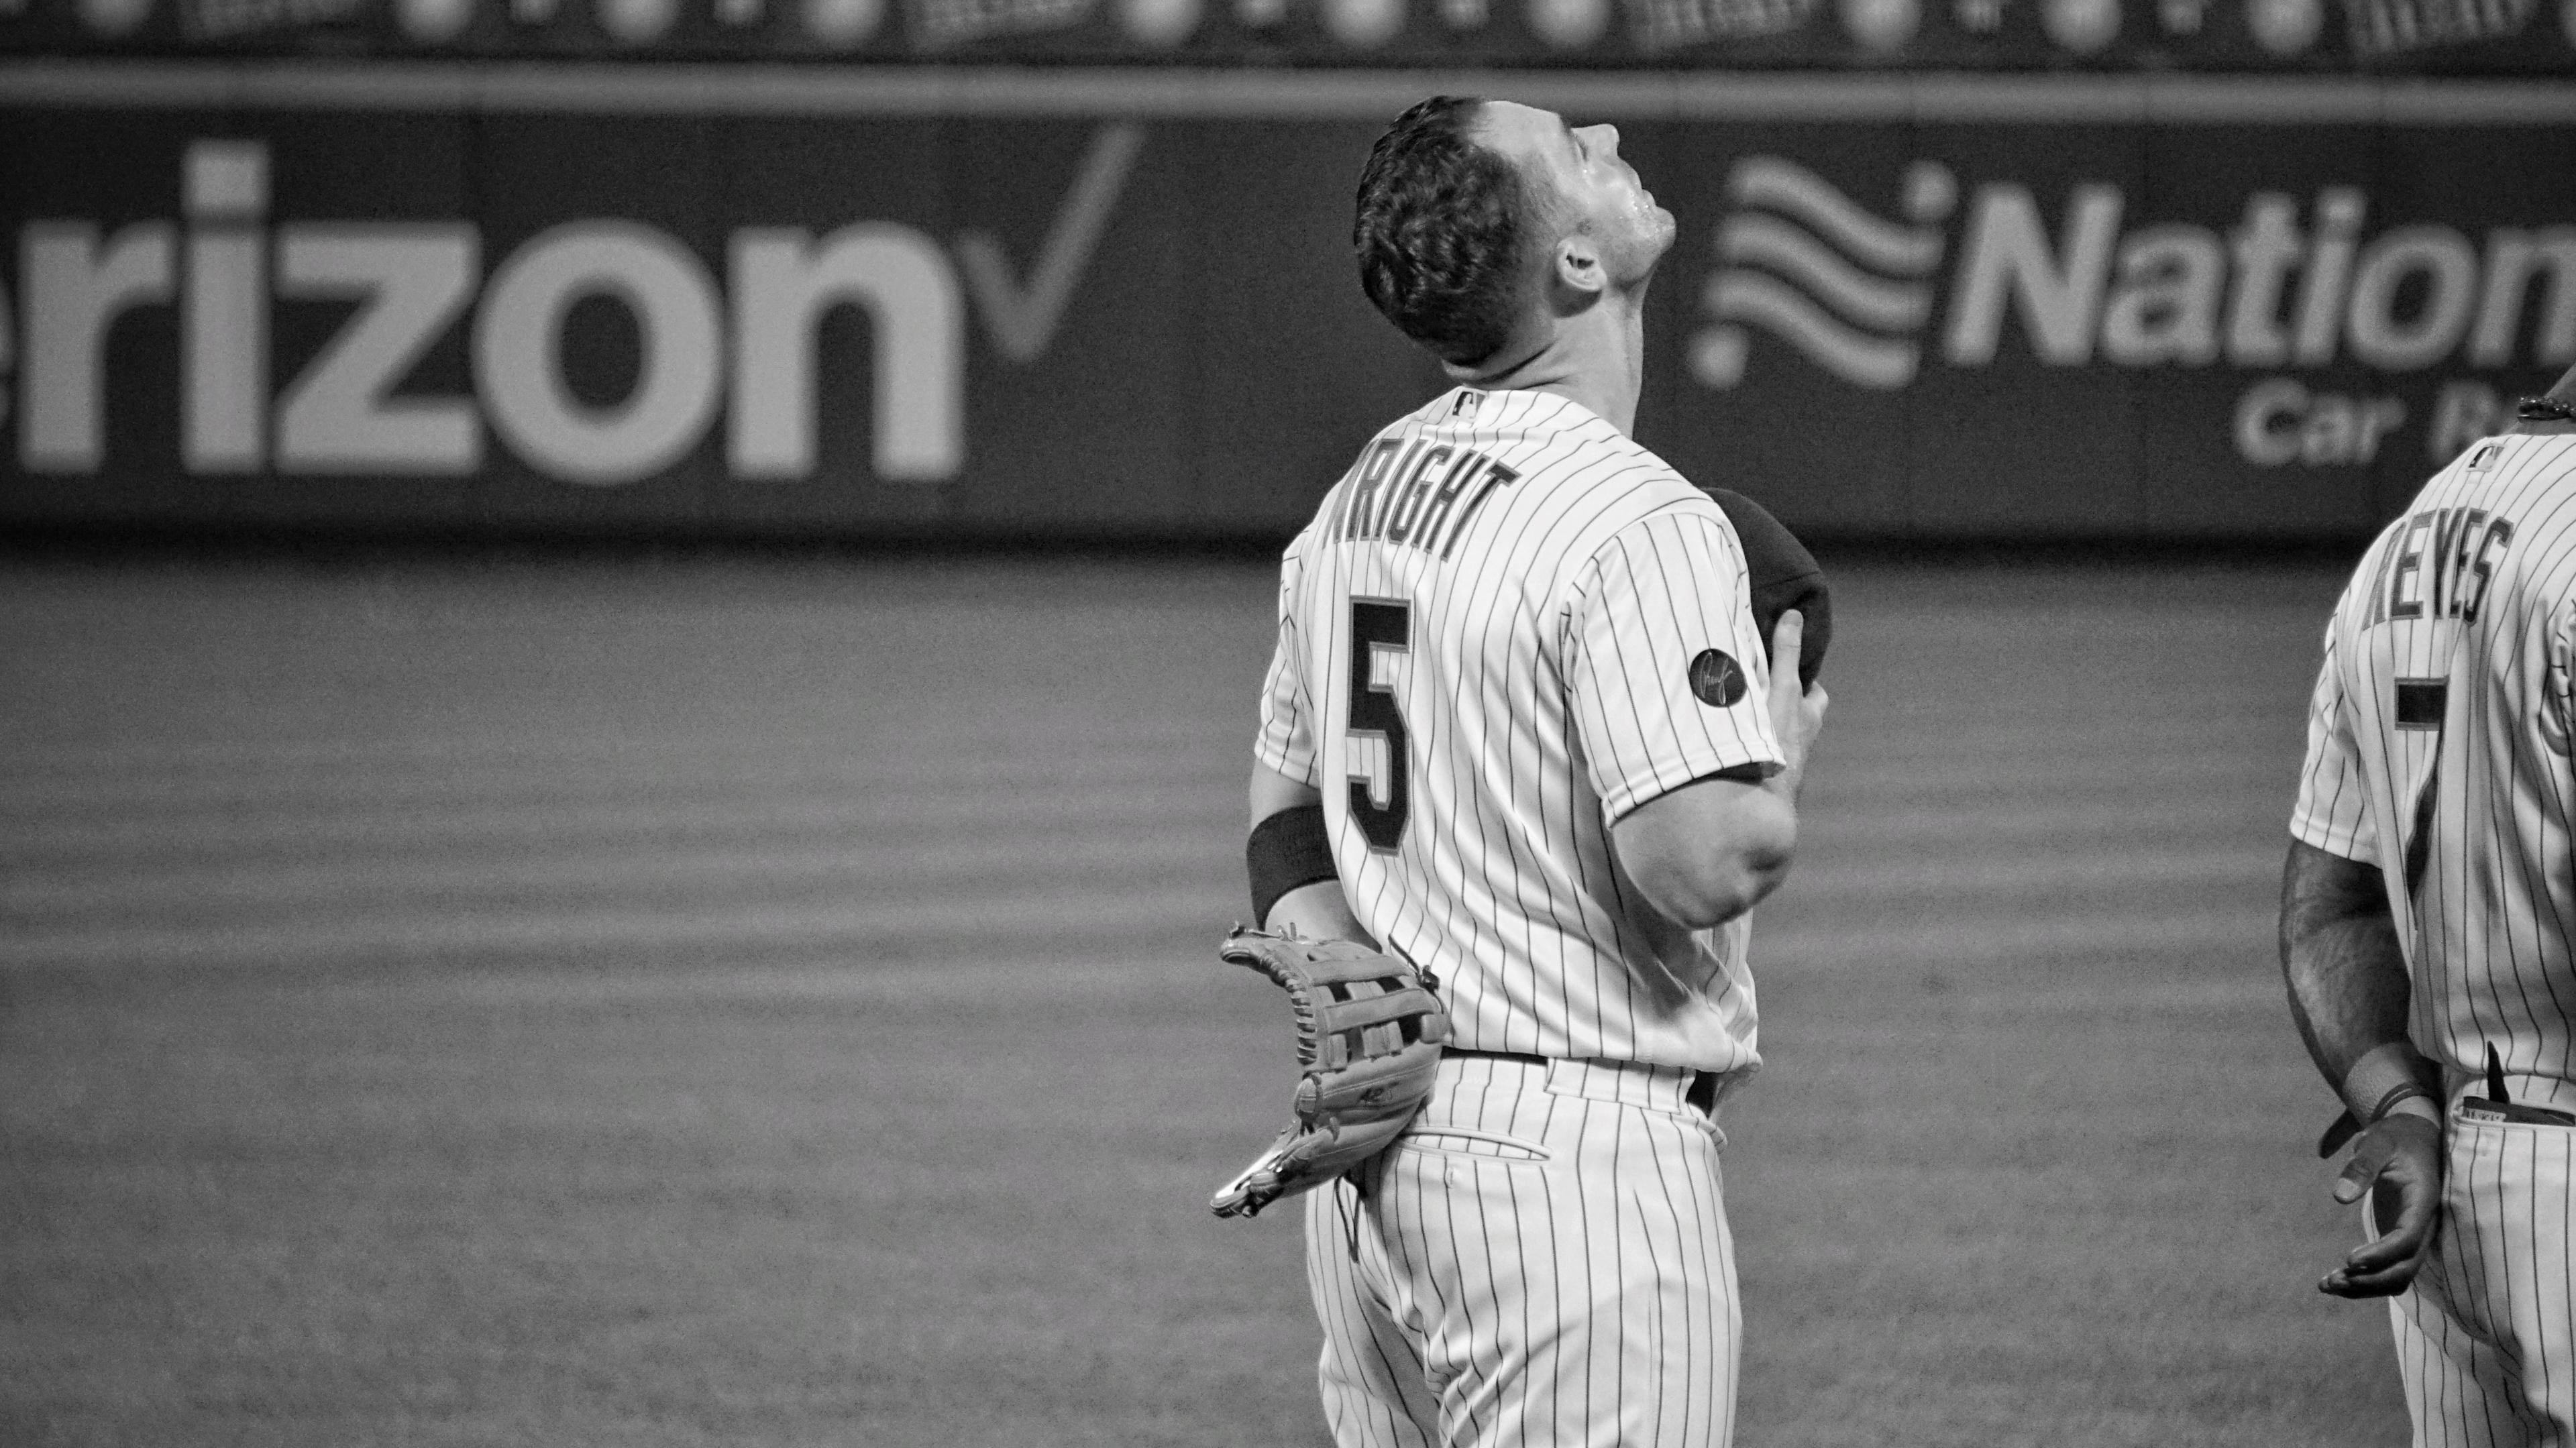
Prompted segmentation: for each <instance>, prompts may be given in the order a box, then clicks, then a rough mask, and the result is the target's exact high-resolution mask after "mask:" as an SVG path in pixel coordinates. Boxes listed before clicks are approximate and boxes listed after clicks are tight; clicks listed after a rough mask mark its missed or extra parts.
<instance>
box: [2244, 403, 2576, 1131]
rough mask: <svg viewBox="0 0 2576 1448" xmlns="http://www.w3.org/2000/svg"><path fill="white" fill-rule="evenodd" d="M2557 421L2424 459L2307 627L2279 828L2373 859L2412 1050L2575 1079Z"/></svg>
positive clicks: (2562, 449)
mask: <svg viewBox="0 0 2576 1448" xmlns="http://www.w3.org/2000/svg"><path fill="white" fill-rule="evenodd" d="M2571 664H2576V435H2514V436H2505V437H2494V438H2488V439H2486V440H2484V441H2482V442H2479V443H2477V444H2476V445H2474V446H2472V447H2471V448H2469V450H2468V451H2466V452H2464V453H2462V454H2461V455H2460V457H2459V458H2458V459H2457V460H2455V461H2454V462H2452V464H2451V465H2450V466H2449V467H2447V468H2444V469H2443V470H2442V471H2441V472H2440V473H2437V474H2435V475H2434V478H2433V480H2432V481H2431V482H2430V483H2428V484H2426V485H2425V487H2424V490H2423V491H2422V492H2421V493H2419V494H2417V495H2416V498H2415V501H2414V503H2413V504H2412V505H2411V506H2410V507H2409V508H2408V509H2407V513H2406V516H2405V517H2403V518H2400V519H2399V520H2397V521H2396V522H2395V523H2392V524H2390V525H2389V527H2388V529H2387V530H2386V531H2385V532H2383V533H2381V534H2380V535H2379V539H2378V541H2376V542H2375V543H2373V544H2372V545H2371V547H2370V551H2369V552H2367V553H2365V554H2363V555H2362V560H2361V565H2360V567H2359V568H2358V569H2357V570H2356V571H2355V572H2354V574H2353V578H2352V582H2351V583H2350V584H2349V585H2348V586H2347V587H2346V588H2345V590H2344V594H2343V599H2342V601H2341V602H2340V603H2339V604H2338V605H2337V606H2336V608H2335V616H2334V621H2333V623H2332V624H2331V625H2329V626H2328V628H2327V630H2326V641H2325V665H2324V667H2323V668H2322V669H2320V670H2319V671H2318V674H2317V687H2316V694H2315V697H2314V700H2313V702H2312V704H2311V706H2310V709H2309V716H2308V753H2307V766H2306V770H2305V773H2304V774H2303V776H2302V778H2301V780H2300V784H2299V802H2298V808H2297V811H2296V813H2295V814H2294V815H2293V816H2292V819H2291V826H2290V828H2291V832H2292V833H2293V834H2295V835H2296V836H2297V837H2298V838H2300V839H2302V840H2305V841H2306V842H2307V843H2309V844H2311V845H2314V846H2316V847H2317V848H2319V849H2321V850H2325V851H2328V852H2330V853H2333V854H2336V855H2341V856H2343V857H2345V858H2347V859H2352V860H2359V861H2361V862H2363V863H2365V864H2375V865H2378V866H2379V867H2380V872H2381V875H2382V877H2383V878H2384V879H2385V880H2386V882H2387V886H2388V898H2389V904H2390V907H2391V909H2392V910H2393V911H2394V913H2395V915H2396V920H2397V929H2398V935H2399V937H2400V939H2402V940H2403V941H2404V942H2405V947H2406V961H2407V969H2408V972H2409V974H2410V976H2411V978H2412V981H2413V985H2414V1005H2413V1010H2414V1019H2413V1021H2412V1024H2411V1032H2412V1034H2413V1036H2414V1039H2415V1044H2416V1047H2417V1049H2419V1050H2421V1051H2423V1052H2424V1053H2425V1054H2426V1055H2429V1056H2431V1057H2433V1058H2434V1059H2435V1060H2438V1061H2441V1062H2443V1063H2444V1064H2446V1065H2447V1066H2449V1067H2451V1068H2453V1069H2454V1070H2455V1071H2458V1072H2476V1071H2479V1070H2481V1069H2482V1068H2483V1066H2484V1062H2485V1058H2486V1046H2487V1044H2488V1043H2490V1042H2492V1043H2493V1044H2494V1045H2495V1047H2496V1050H2497V1052H2498V1053H2499V1054H2500V1055H2501V1056H2502V1058H2503V1061H2504V1065H2505V1068H2506V1069H2507V1070H2508V1071H2510V1072H2513V1073H2516V1074H2526V1075H2533V1076H2542V1077H2554V1078H2557V1079H2559V1080H2562V1081H2563V1080H2569V1079H2576V1056H2571V1050H2576V1040H2571V1033H2570V1025H2571V1021H2576V954H2572V953H2571V951H2576V874H2571V869H2576V858H2571V854H2570V833H2571V825H2576V769H2571V749H2570V737H2571V726H2576V694H2571V679H2576V674H2571Z"/></svg>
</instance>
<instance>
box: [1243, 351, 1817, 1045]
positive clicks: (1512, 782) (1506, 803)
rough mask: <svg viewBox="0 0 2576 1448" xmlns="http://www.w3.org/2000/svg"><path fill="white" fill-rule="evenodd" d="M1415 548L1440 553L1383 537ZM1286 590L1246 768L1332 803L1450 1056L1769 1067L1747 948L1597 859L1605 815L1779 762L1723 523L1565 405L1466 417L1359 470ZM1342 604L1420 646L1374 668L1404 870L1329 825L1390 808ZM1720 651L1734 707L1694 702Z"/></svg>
mask: <svg viewBox="0 0 2576 1448" xmlns="http://www.w3.org/2000/svg"><path fill="white" fill-rule="evenodd" d="M1462 399H1467V400H1469V401H1466V402H1465V403H1464V404H1463V405H1462ZM1474 458H1485V459H1491V460H1493V461H1494V462H1495V463H1497V464H1499V465H1500V466H1501V467H1503V468H1507V469H1509V470H1510V472H1511V473H1512V474H1513V475H1514V476H1512V477H1511V478H1510V480H1509V481H1508V482H1506V483H1504V484H1502V485H1500V486H1497V487H1494V488H1493V489H1491V490H1490V491H1481V490H1480V488H1479V486H1478V485H1477V484H1476V482H1475V480H1474V479H1472V478H1463V477H1461V476H1460V474H1459V469H1460V468H1461V466H1462V464H1465V465H1469V466H1472V465H1473V464H1471V463H1467V461H1466V460H1469V459H1474ZM1453 492H1454V493H1455V495H1456V496H1455V500H1454V501H1453V502H1452V503H1451V504H1449V505H1448V506H1447V507H1446V509H1445V510H1444V508H1443V505H1442V503H1441V501H1440V499H1441V498H1442V496H1443V495H1444V494H1451V493H1453ZM1408 523H1410V524H1411V525H1412V529H1411V530H1408V529H1407V528H1406V526H1405V525H1406V524H1408ZM1424 532H1427V533H1428V534H1429V535H1430V537H1429V538H1428V540H1427V541H1428V543H1429V544H1430V545H1431V546H1425V541H1426V540H1424V539H1423V538H1421V537H1416V536H1408V537H1402V538H1400V537H1399V536H1397V535H1399V534H1409V533H1424ZM1444 554H1445V555H1446V557H1445V559H1444V557H1443V555H1444ZM1281 579H1282V581H1281V589H1280V620H1279V649H1278V652H1277V654H1276V655H1275V656H1274V658H1273V659H1272V662H1271V666H1270V671H1269V676H1268V680H1267V683H1266V686H1265V688H1264V691H1263V710H1262V728H1261V733H1260V736H1259V740H1258V742H1257V744H1256V747H1255V752H1256V755H1257V757H1258V758H1259V759H1260V760H1261V761H1262V762H1263V763H1264V764H1267V765H1269V766H1270V767H1271V768H1273V769H1276V770H1278V771H1279V772H1281V773H1283V774H1286V775H1288V776H1290V777H1292V778H1298V779H1303V780H1305V781H1307V782H1308V783H1310V784H1313V785H1315V786H1317V787H1318V788H1320V789H1321V790H1322V791H1323V795H1324V811H1325V818H1326V821H1327V824H1328V826H1329V827H1330V830H1331V834H1332V840H1333V850H1334V860H1335V863H1336V864H1337V865H1338V866H1339V870H1340V875H1341V879H1342V886H1343V891H1344V893H1345V894H1346V895H1347V896H1348V897H1349V899H1350V903H1351V907H1352V909H1353V910H1354V911H1355V912H1356V913H1357V914H1358V916H1359V918H1360V922H1361V923H1362V924H1364V925H1366V926H1367V927H1368V928H1369V930H1370V931H1371V932H1372V933H1373V934H1375V935H1376V937H1377V938H1378V939H1379V940H1381V941H1383V942H1386V943H1388V944H1390V945H1392V946H1394V947H1395V948H1396V949H1398V950H1401V951H1403V952H1404V953H1405V954H1406V955H1407V956H1409V957H1410V958H1412V959H1413V960H1414V961H1416V962H1418V963H1420V964H1423V965H1427V966H1429V967H1431V968H1432V969H1433V970H1434V971H1435V972H1437V973H1438V974H1439V976H1440V978H1441V979H1442V980H1443V981H1445V982H1447V983H1448V989H1447V990H1446V992H1445V994H1446V995H1447V996H1448V998H1449V1008H1450V1014H1451V1017H1452V1019H1453V1021H1454V1023H1455V1025H1456V1027H1457V1032H1458V1035H1457V1044H1458V1045H1461V1046H1468V1047H1475V1048H1479V1049H1484V1050H1497V1051H1528V1052H1532V1053H1535V1054H1538V1055H1544V1056H1552V1057H1580V1058H1607V1059H1612V1060H1633V1061H1650V1062H1654V1063H1657V1064H1661V1065H1670V1066H1690V1067H1695V1068H1698V1069H1702V1070H1711V1071H1738V1070H1745V1069H1749V1068H1751V1067H1752V1066H1754V1065H1756V1064H1758V1063H1759V1060H1760V1057H1759V1056H1758V1054H1757V1053H1756V1051H1755V1045H1754V1022H1755V1010H1754V997H1753V982H1752V978H1751V976H1750V975H1749V974H1748V973H1747V972H1746V970H1745V968H1744V967H1745V951H1746V947H1747V945H1748V943H1749V940H1750V935H1751V927H1750V925H1749V923H1747V922H1745V921H1743V920H1736V921H1732V922H1730V923H1728V924H1727V925H1726V926H1724V927H1722V928H1720V929H1719V930H1716V931H1713V932H1705V933H1692V932H1686V931H1681V930H1678V929H1676V928H1675V927H1673V926H1672V925H1671V924H1670V923H1669V922H1667V921H1665V920H1663V919H1662V918H1661V917H1659V916H1657V915H1656V914H1655V913H1654V912H1653V911H1652V910H1651V909H1650V908H1648V907H1647V906H1646V905H1645V903H1644V902H1643V901H1642V900H1641V899H1637V898H1634V897H1633V896H1632V895H1631V893H1630V892H1628V891H1627V890H1626V889H1625V888H1624V887H1623V883H1622V882H1621V881H1620V880H1619V879H1618V877H1617V873H1616V871H1615V870H1614V868H1613V867H1612V864H1611V857H1610V847H1609V821H1610V820H1611V819H1612V818H1614V817H1615V816H1616V815H1617V814H1618V813H1620V812H1621V811H1623V810H1625V809H1628V808H1632V807H1634V806H1635V805H1636V804H1638V803H1642V802H1643V801H1645V800H1647V799H1650V798H1652V797H1654V796H1655V795H1657V794H1660V793H1662V792H1664V791H1665V790H1669V789H1672V788H1674V787H1675V786H1678V785H1681V784H1685V783H1688V782H1689V781H1691V780H1693V779H1696V778H1700V777H1702V776H1705V775H1709V774H1713V773H1715V772H1717V771H1719V770H1721V769H1725V768H1728V767H1730V766H1736V765H1748V764H1750V765H1763V764H1772V763H1777V762H1778V760H1779V758H1780V751H1779V746H1778V745H1777V744H1776V743H1775V742H1774V741H1773V739H1772V737H1771V727H1770V715H1769V711H1768V708H1767V706H1766V704H1765V702H1764V697H1765V695H1764V690H1765V687H1766V683H1767V680H1766V675H1765V669H1764V662H1763V660H1764V652H1763V647H1762V643H1761V640H1760V639H1759V638H1758V637H1757V636H1756V635H1755V633H1754V628H1753V620H1752V605H1751V599H1750V597H1749V595H1748V594H1747V591H1746V588H1745V584H1744V563H1743V553H1742V548H1741V545H1740V544H1738V542H1737V541H1736V538H1735V531H1734V529H1733V527H1732V526H1731V525H1730V524H1729V523H1728V522H1727V521H1726V516H1725V514H1724V513H1723V512H1721V511H1720V510H1719V509H1718V507H1717V506H1716V504H1714V503H1712V502H1710V501H1709V499H1708V497H1707V495H1706V494H1704V493H1702V492H1700V491H1699V490H1698V489H1697V488H1694V487H1692V486H1691V485H1690V484H1689V483H1687V482H1685V481H1684V480H1683V479H1682V478H1681V476H1680V475H1679V474H1677V473H1675V472H1674V471H1673V470H1672V469H1671V468H1670V467H1668V466H1666V465H1665V464H1664V463H1663V462H1662V461H1661V460H1660V459H1658V458H1656V457H1655V456H1654V455H1653V454H1652V453H1649V452H1647V451H1646V450H1645V449H1643V448H1641V447H1639V446H1637V445H1636V444H1635V443H1634V442H1631V441H1630V440H1629V439H1628V438H1626V437H1625V436H1623V435H1622V434H1621V433H1620V432H1619V431H1618V430H1617V429H1616V428H1613V427H1612V426H1611V425H1610V424H1608V423H1607V422H1604V421H1602V420H1601V419H1600V418H1598V417H1596V416H1594V415H1593V414H1592V413H1591V412H1590V411H1588V410H1587V409H1585V408H1583V407H1582V406H1581V405H1579V404H1577V403H1574V402H1570V401H1567V400H1565V399H1563V398H1559V397H1556V396H1553V395H1551V394H1546V393H1538V392H1497V393H1476V392H1472V391H1469V390H1467V389H1459V390H1456V391H1452V392H1450V393H1447V394H1444V395H1443V396H1442V397H1440V398H1438V399H1436V400H1434V401H1433V402H1432V403H1431V404H1429V405H1428V406H1426V407H1424V408H1423V409H1421V410H1420V411H1418V412H1415V413H1414V414H1412V415H1411V416H1409V417H1406V418H1404V419H1402V420H1400V421H1399V422H1397V423H1395V424H1394V425H1393V426H1391V427H1389V428H1388V429H1387V430H1386V431H1385V432H1383V433H1381V434H1380V435H1379V437H1378V438H1377V440H1375V441H1373V442H1372V443H1371V444H1370V445H1369V447H1368V448H1366V449H1364V450H1363V451H1362V453H1361V456H1360V460H1359V461H1358V462H1357V463H1355V464H1354V465H1353V466H1352V469H1351V471H1350V473H1349V474H1348V475H1346V476H1345V477H1344V478H1343V479H1342V481H1341V482H1340V483H1339V484H1337V485H1336V486H1335V487H1334V488H1333V490H1332V491H1331V492H1330V493H1328V494H1327V495H1326V496H1325V499H1324V502H1323V506H1322V508H1321V509H1320V511H1319V512H1318V513H1317V516H1316V520H1315V522H1314V523H1313V524H1311V525H1309V527H1308V528H1307V529H1306V531H1305V532H1303V533H1301V534H1300V535H1299V536H1298V538H1297V541H1296V542H1295V543H1294V544H1292V545H1291V546H1290V548H1289V550H1288V555H1287V558H1286V560H1285V564H1284V566H1283V568H1282V569H1281ZM1354 600H1383V601H1389V602H1393V603H1397V604H1399V605H1401V606H1402V607H1403V608H1404V609H1405V610H1406V611H1407V616H1408V618H1409V621H1410V638H1409V643H1408V645H1407V646H1406V647H1405V648H1403V649H1401V650H1391V649H1383V648H1381V649H1376V650H1373V651H1372V652H1373V655H1374V657H1373V658H1371V659H1370V661H1369V663H1368V668H1369V673H1370V678H1371V679H1372V681H1373V682H1374V683H1375V684H1377V685H1378V686H1379V687H1381V688H1385V689H1387V690H1390V691H1391V694H1392V697H1393V698H1394V699H1395V700H1396V701H1397V707H1398V708H1399V709H1400V710H1401V712H1402V715H1403V718H1404V720H1405V723H1406V726H1407V728H1408V730H1409V733H1410V743H1411V747H1410V749H1409V751H1408V758H1407V760H1406V769H1405V774H1406V776H1407V780H1408V783H1409V785H1410V789H1409V796H1410V798H1409V806H1410V809H1411V812H1412V817H1413V820H1414V827H1412V828H1409V829H1407V830H1406V831H1405V832H1404V834H1403V838H1402V840H1401V842H1400V843H1399V844H1398V845H1397V846H1396V847H1395V848H1393V849H1384V848H1378V847H1374V846H1372V844H1371V842H1370V841H1369V839H1368V838H1367V837H1366V833H1365V830H1364V829H1363V828H1362V826H1361V825H1360V824H1359V823H1358V822H1357V821H1355V819H1354V817H1353V810H1352V808H1351V807H1350V805H1349V803H1348V801H1347V798H1346V795H1347V793H1348V791H1347V788H1346V782H1347V781H1349V780H1352V779H1361V780H1365V781H1367V782H1368V788H1369V798H1371V799H1372V800H1373V801H1375V802H1377V803H1378V804H1380V805H1385V804H1387V803H1388V802H1389V801H1388V797H1387V793H1386V786H1387V783H1388V781H1389V779H1390V777H1391V775H1392V774H1393V772H1394V771H1393V769H1392V767H1391V764H1390V761H1389V759H1388V757H1387V749H1386V745H1385V743H1384V741H1383V740H1382V739H1380V738H1379V737H1376V736H1374V735H1371V734H1368V733H1365V732H1358V733H1355V732H1354V731H1353V729H1352V727H1351V722H1352V707H1353V699H1352V697H1351V695H1352V691H1351V689H1350V687H1349V681H1350V679H1351V677H1352V649H1353V647H1354V645H1353V641H1352V623H1351V620H1352V613H1351V606H1352V603H1353V601H1354ZM1710 648H1715V649H1718V650H1721V651H1723V652H1724V653H1726V654H1727V655H1729V656H1730V657H1731V658H1732V659H1734V660H1735V661H1736V662H1737V663H1738V664H1739V665H1740V667H1741V668H1742V670H1743V671H1744V674H1745V676H1746V678H1747V681H1748V682H1747V687H1746V688H1745V690H1744V693H1743V696H1742V697H1741V698H1740V699H1738V700H1737V701H1735V702H1734V703H1733V704H1732V705H1731V706H1729V707H1724V708H1714V707H1711V706H1709V705H1707V704H1703V703H1701V702H1700V701H1699V700H1698V699H1697V698H1695V697H1694V696H1693V695H1692V693H1691V689H1690V669H1691V661H1692V660H1693V659H1694V658H1695V657H1696V656H1698V655H1699V654H1700V653H1701V652H1702V651H1703V650H1705V649H1710Z"/></svg>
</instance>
